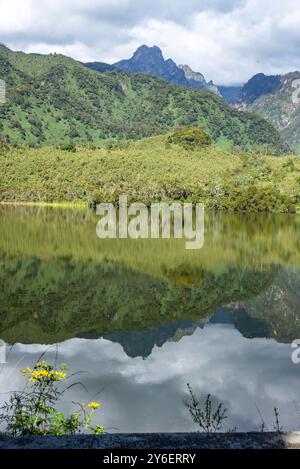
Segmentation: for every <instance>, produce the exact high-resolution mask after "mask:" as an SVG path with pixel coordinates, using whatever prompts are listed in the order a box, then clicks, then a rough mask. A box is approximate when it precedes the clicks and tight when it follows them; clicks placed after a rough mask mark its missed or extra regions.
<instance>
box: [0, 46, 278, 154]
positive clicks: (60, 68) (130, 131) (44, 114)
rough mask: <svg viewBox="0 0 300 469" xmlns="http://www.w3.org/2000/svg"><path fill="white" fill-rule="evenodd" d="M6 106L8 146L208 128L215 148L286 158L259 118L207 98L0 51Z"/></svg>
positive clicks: (3, 127) (154, 81)
mask: <svg viewBox="0 0 300 469" xmlns="http://www.w3.org/2000/svg"><path fill="white" fill-rule="evenodd" d="M0 71H1V72H0V78H1V79H3V80H5V82H6V88H7V102H6V104H5V105H1V107H0V135H1V138H2V139H3V140H4V141H5V142H6V143H9V144H22V143H26V144H28V145H30V146H36V145H41V144H44V143H48V144H49V143H52V144H54V143H64V144H69V143H70V142H72V143H74V142H75V143H78V142H81V143H87V142H90V143H92V144H96V145H101V144H102V143H103V141H104V140H107V139H113V140H115V139H128V138H130V139H138V138H141V137H145V136H151V135H155V134H161V133H164V132H167V131H168V130H170V129H172V128H174V127H176V126H179V125H198V124H203V125H204V126H205V128H206V130H207V132H208V133H209V135H210V136H211V138H212V139H213V140H214V141H218V140H221V142H222V143H224V142H227V144H228V143H229V144H233V145H237V146H239V147H242V148H253V147H256V148H257V147H261V148H265V149H267V148H268V149H269V151H272V152H274V153H282V152H285V151H286V150H287V146H286V145H285V144H284V143H283V141H282V140H281V138H280V136H279V134H278V132H277V131H276V130H275V128H274V127H273V126H272V125H271V124H270V123H268V122H266V121H265V120H264V119H262V118H261V117H258V116H255V115H253V114H250V113H241V112H239V111H237V110H234V109H232V108H230V107H229V106H228V105H227V104H226V103H225V102H224V101H223V100H222V99H221V98H219V97H217V96H215V95H214V94H212V93H210V92H208V91H201V90H200V91H198V90H195V91H193V90H190V89H185V88H181V87H179V86H174V85H171V84H170V83H168V82H166V81H164V80H163V79H159V78H156V77H151V76H149V75H143V74H140V75H126V74H125V73H120V72H110V71H107V72H105V73H99V72H97V71H95V70H91V69H88V68H86V67H84V66H83V65H82V64H80V63H79V62H76V61H74V60H72V59H69V58H67V57H64V56H62V55H56V54H54V55H52V54H50V55H47V56H42V55H38V54H28V55H27V54H24V53H21V52H12V51H10V50H9V49H7V48H6V47H5V46H3V45H0Z"/></svg>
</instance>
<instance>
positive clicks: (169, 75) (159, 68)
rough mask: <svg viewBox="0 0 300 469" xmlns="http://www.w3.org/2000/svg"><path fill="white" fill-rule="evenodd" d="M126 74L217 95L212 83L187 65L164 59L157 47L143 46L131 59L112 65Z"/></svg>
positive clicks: (217, 92)
mask: <svg viewBox="0 0 300 469" xmlns="http://www.w3.org/2000/svg"><path fill="white" fill-rule="evenodd" d="M113 66H114V67H116V68H118V69H120V70H123V71H124V72H127V73H148V74H149V75H154V76H158V77H161V78H164V79H165V80H167V81H169V82H170V83H174V84H175V85H181V86H185V87H188V88H194V89H201V88H205V89H208V90H210V91H212V92H213V93H215V94H219V91H218V89H217V87H216V86H215V85H214V84H213V83H209V84H208V83H206V81H205V78H204V76H203V75H202V73H199V72H194V71H193V70H192V69H191V68H190V67H189V66H188V65H179V66H178V65H176V63H175V62H174V61H173V60H172V59H170V58H169V59H167V60H165V59H164V56H163V53H162V51H161V49H160V48H159V47H158V46H155V45H154V46H151V47H150V46H147V45H145V44H143V45H142V46H140V47H138V49H137V50H136V51H135V52H134V54H133V56H132V57H131V59H128V60H121V61H120V62H117V63H115V64H114V65H113Z"/></svg>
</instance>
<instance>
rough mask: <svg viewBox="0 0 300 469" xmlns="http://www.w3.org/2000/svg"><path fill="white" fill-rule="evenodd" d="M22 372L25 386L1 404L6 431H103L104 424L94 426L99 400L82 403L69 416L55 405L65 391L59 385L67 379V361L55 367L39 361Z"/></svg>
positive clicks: (0, 416)
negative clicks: (57, 367) (77, 410)
mask: <svg viewBox="0 0 300 469" xmlns="http://www.w3.org/2000/svg"><path fill="white" fill-rule="evenodd" d="M21 373H22V375H23V376H24V378H25V380H26V385H25V388H24V390H23V391H19V392H13V393H12V394H11V396H10V399H9V402H6V403H4V405H3V406H2V407H1V408H0V424H2V423H4V424H6V428H5V433H7V434H8V435H12V436H25V435H55V436H60V435H74V434H76V433H82V432H84V433H94V434H97V435H99V434H102V433H103V432H104V430H103V427H102V426H101V425H96V426H93V417H94V413H95V411H96V410H98V409H99V408H100V404H99V403H98V402H90V403H89V404H81V405H80V411H79V412H73V413H71V414H70V415H68V416H66V415H65V414H64V413H63V412H60V411H58V410H57V408H56V405H57V403H58V402H59V400H60V399H61V397H62V396H63V394H64V392H65V391H66V388H64V389H62V388H61V386H60V385H61V383H62V382H64V381H65V380H67V379H68V375H67V367H66V365H64V364H63V365H61V366H60V368H59V369H56V367H54V366H52V365H50V364H48V363H47V362H46V361H40V362H38V363H36V364H35V366H34V367H33V368H27V369H26V370H21Z"/></svg>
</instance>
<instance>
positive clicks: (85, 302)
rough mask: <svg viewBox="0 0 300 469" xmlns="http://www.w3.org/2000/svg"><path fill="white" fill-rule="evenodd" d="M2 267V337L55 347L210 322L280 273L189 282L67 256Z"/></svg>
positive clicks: (204, 275)
mask: <svg viewBox="0 0 300 469" xmlns="http://www.w3.org/2000/svg"><path fill="white" fill-rule="evenodd" d="M1 267H2V268H1V271H0V305H1V313H0V324H1V337H3V338H4V339H5V340H7V341H8V342H15V341H21V342H30V341H33V342H34V341H39V342H57V341H62V340H65V339H66V338H70V337H74V336H76V335H78V334H80V333H84V332H92V331H95V332H97V333H98V334H103V333H111V332H113V331H118V330H123V331H126V330H127V331H140V330H147V329H151V328H153V327H156V326H157V325H159V324H163V323H171V322H176V321H183V320H191V319H193V320H199V319H202V318H209V317H210V316H211V315H212V314H213V313H214V311H215V310H216V309H218V308H219V307H220V306H222V305H223V304H226V303H230V302H234V301H235V302H236V301H244V300H245V299H248V298H251V297H253V296H256V295H257V294H258V293H260V292H262V291H264V290H266V289H267V288H268V287H269V286H270V285H271V284H272V282H273V279H274V277H275V276H276V274H277V271H278V268H277V267H269V268H266V269H265V270H262V271H253V270H251V269H236V268H229V269H228V270H226V271H224V272H219V273H214V272H210V271H206V272H205V271H204V270H203V269H202V270H201V271H200V272H195V273H193V276H192V277H191V278H188V277H184V276H183V273H184V272H185V271H183V270H182V267H180V268H179V270H178V272H176V270H174V269H173V270H171V271H170V277H171V278H170V279H165V280H163V279H161V278H155V277H151V276H149V275H146V274H142V273H139V272H136V271H134V270H132V269H128V268H127V267H125V266H124V265H121V264H116V263H114V264H112V263H109V262H101V263H96V262H86V263H83V262H76V261H74V260H72V259H69V258H67V257H65V258H60V259H57V260H53V261H42V260H41V259H38V258H34V257H33V258H24V259H21V260H20V259H8V258H6V259H3V260H2V266H1ZM182 279H183V280H184V282H183V285H182ZM196 279H197V280H198V281H197V283H194V282H196ZM189 280H191V283H192V284H188V281H189ZM193 283H194V284H193Z"/></svg>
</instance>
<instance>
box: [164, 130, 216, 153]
mask: <svg viewBox="0 0 300 469" xmlns="http://www.w3.org/2000/svg"><path fill="white" fill-rule="evenodd" d="M166 143H167V145H168V144H171V143H175V144H177V145H182V146H183V147H184V148H186V149H193V148H196V147H204V146H207V145H211V143H212V140H211V137H210V136H209V135H208V133H207V132H205V130H204V128H203V127H191V126H186V127H180V128H179V129H177V130H175V132H174V133H173V134H171V135H169V137H168V139H167V142H166Z"/></svg>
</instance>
